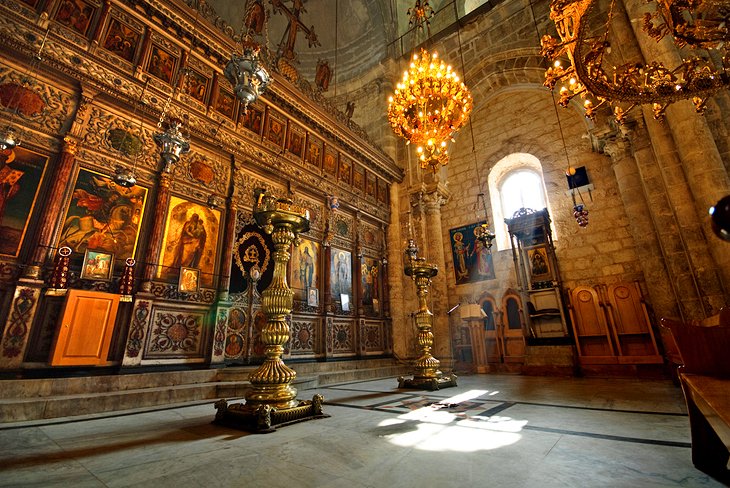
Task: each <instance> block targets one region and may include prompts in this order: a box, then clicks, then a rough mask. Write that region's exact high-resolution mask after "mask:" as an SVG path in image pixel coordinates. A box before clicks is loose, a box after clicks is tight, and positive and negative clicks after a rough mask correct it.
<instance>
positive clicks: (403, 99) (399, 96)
mask: <svg viewBox="0 0 730 488" xmlns="http://www.w3.org/2000/svg"><path fill="white" fill-rule="evenodd" d="M472 107H473V102H472V97H471V93H470V92H469V89H468V88H467V87H466V85H464V83H463V82H461V81H460V80H459V76H458V75H457V74H456V73H455V72H454V71H453V70H452V68H451V66H447V65H446V64H445V63H444V62H443V61H440V60H439V58H438V53H436V52H434V53H433V54H431V53H429V52H428V51H426V50H425V49H421V52H420V54H418V53H416V54H414V55H413V59H412V61H411V63H410V66H409V68H408V70H407V71H405V72H404V73H403V79H402V80H401V82H400V83H398V84H397V86H396V89H395V93H393V95H392V96H391V97H390V98H389V99H388V121H389V122H390V126H391V127H392V128H393V131H394V132H395V133H396V134H397V135H399V136H401V137H403V138H404V139H405V140H406V144H414V145H415V146H416V151H417V153H418V158H419V160H420V165H421V168H424V169H425V168H430V169H431V170H432V171H434V172H435V171H437V170H438V168H439V167H440V166H442V165H446V164H447V163H448V161H449V155H448V148H447V144H448V142H449V141H452V140H453V137H454V134H456V132H457V131H458V130H459V129H461V127H463V126H464V124H465V123H466V121H467V120H468V119H469V114H470V113H471V110H472Z"/></svg>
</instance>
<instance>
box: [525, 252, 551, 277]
mask: <svg viewBox="0 0 730 488" xmlns="http://www.w3.org/2000/svg"><path fill="white" fill-rule="evenodd" d="M525 252H526V253H527V268H528V269H529V270H530V281H531V282H532V283H534V282H536V281H547V280H551V279H552V273H551V271H550V262H549V261H548V255H547V248H546V247H545V246H535V247H528V248H526V249H525Z"/></svg>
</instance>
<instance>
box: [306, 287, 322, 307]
mask: <svg viewBox="0 0 730 488" xmlns="http://www.w3.org/2000/svg"><path fill="white" fill-rule="evenodd" d="M307 305H309V306H310V307H319V290H318V289H316V288H309V289H307Z"/></svg>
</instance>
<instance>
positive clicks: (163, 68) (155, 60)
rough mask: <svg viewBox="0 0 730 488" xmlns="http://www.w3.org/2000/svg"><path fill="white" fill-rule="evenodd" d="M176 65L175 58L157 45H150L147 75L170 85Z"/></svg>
mask: <svg viewBox="0 0 730 488" xmlns="http://www.w3.org/2000/svg"><path fill="white" fill-rule="evenodd" d="M176 64H177V56H175V55H173V54H172V53H169V52H167V51H165V50H164V49H162V48H161V47H160V46H158V45H157V44H152V53H151V55H150V60H149V63H148V64H147V72H149V74H151V75H153V76H156V77H157V78H159V79H161V80H162V81H164V82H165V83H167V84H171V83H172V76H173V74H174V73H175V65H176Z"/></svg>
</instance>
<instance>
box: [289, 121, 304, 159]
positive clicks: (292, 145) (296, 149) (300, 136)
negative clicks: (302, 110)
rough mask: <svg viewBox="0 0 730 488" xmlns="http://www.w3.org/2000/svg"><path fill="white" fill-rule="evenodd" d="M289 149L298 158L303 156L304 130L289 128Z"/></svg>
mask: <svg viewBox="0 0 730 488" xmlns="http://www.w3.org/2000/svg"><path fill="white" fill-rule="evenodd" d="M287 149H288V150H289V152H290V153H292V154H293V155H295V156H296V157H297V158H298V159H301V158H302V154H304V132H303V131H301V130H299V129H297V128H295V127H290V128H289V143H288V144H287Z"/></svg>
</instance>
